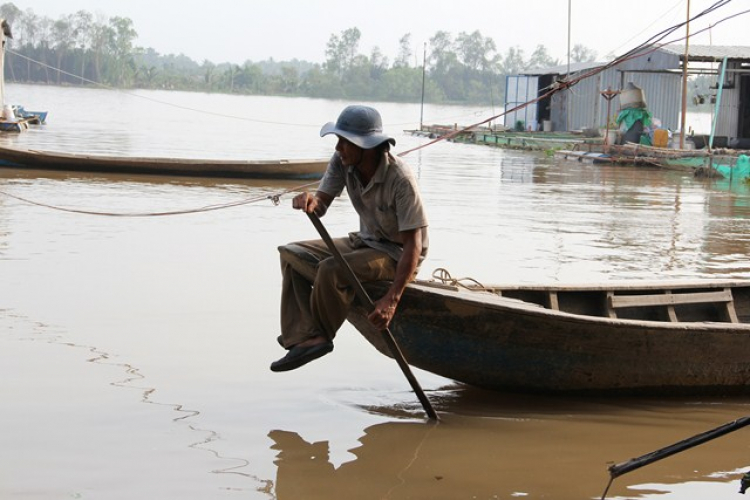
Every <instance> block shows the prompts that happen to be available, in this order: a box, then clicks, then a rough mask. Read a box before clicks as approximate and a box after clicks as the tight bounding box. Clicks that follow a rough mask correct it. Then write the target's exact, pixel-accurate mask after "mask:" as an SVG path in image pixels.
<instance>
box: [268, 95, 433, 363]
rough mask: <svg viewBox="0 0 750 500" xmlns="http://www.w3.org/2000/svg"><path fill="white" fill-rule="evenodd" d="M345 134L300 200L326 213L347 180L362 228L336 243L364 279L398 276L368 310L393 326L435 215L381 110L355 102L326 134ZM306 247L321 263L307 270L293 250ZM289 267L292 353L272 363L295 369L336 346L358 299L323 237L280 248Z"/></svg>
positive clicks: (286, 319)
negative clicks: (394, 151) (297, 264)
mask: <svg viewBox="0 0 750 500" xmlns="http://www.w3.org/2000/svg"><path fill="white" fill-rule="evenodd" d="M329 134H335V135H336V136H337V137H338V142H337V143H336V152H335V153H334V154H333V156H332V157H331V160H330V162H329V164H328V168H327V170H326V172H325V174H324V175H323V178H322V180H321V182H320V185H319V186H318V189H317V191H316V192H315V194H314V195H313V194H311V193H307V192H305V193H301V194H299V195H297V196H295V197H294V199H293V200H292V207H293V208H294V209H297V210H303V211H304V212H306V213H315V214H317V215H318V216H323V215H324V214H325V213H326V211H327V210H328V208H329V207H330V205H331V203H332V202H333V200H334V198H336V197H337V196H339V195H340V194H341V193H342V191H343V189H344V187H346V190H347V193H348V195H349V198H350V199H351V202H352V205H353V206H354V209H355V210H356V212H357V214H358V215H359V221H360V230H359V232H355V233H350V234H349V237H347V238H337V239H334V243H335V245H336V248H338V249H339V250H340V251H341V253H342V254H343V256H344V258H345V259H346V261H347V262H348V263H349V265H350V267H351V268H352V270H353V271H354V273H355V274H356V275H357V277H358V278H359V279H360V280H362V281H380V280H388V281H392V284H391V286H390V287H389V289H388V291H387V292H386V294H385V295H384V296H383V297H381V298H380V299H378V300H376V301H375V308H374V309H373V311H372V312H371V313H370V315H369V316H368V319H369V320H370V322H371V323H372V324H373V325H374V326H375V327H377V328H380V329H385V328H387V327H388V325H389V324H390V322H391V320H392V319H393V315H394V313H395V311H396V307H397V306H398V303H399V301H400V300H401V295H402V293H403V291H404V288H405V287H406V284H407V283H408V282H409V281H411V280H412V279H413V278H414V277H415V275H416V272H417V269H418V267H419V264H420V263H421V262H422V260H423V259H424V257H425V255H426V254H427V246H428V238H427V217H426V214H425V210H424V207H423V205H422V199H421V196H420V194H419V189H418V187H417V181H416V179H415V178H414V175H413V174H412V172H411V169H410V168H409V166H408V165H407V164H406V163H404V162H403V161H402V160H401V159H400V158H397V157H395V156H393V155H391V153H390V147H391V146H392V145H395V144H396V141H395V139H393V138H392V137H390V136H388V135H386V134H384V133H383V125H382V120H381V117H380V113H378V111H377V110H375V109H373V108H371V107H367V106H360V105H355V106H348V107H347V108H345V109H344V110H343V111H342V112H341V114H340V115H339V117H338V120H337V121H336V123H333V122H330V123H327V124H326V125H324V126H323V128H321V130H320V135H321V137H323V136H326V135H329ZM292 248H294V249H295V251H297V252H299V251H303V252H304V253H305V254H306V255H307V256H308V257H309V259H310V260H312V261H313V262H314V263H316V264H317V265H315V264H313V266H311V268H313V267H314V269H313V270H312V273H314V279H311V278H313V276H312V275H308V276H307V277H306V276H304V275H303V274H302V273H301V272H300V270H298V269H295V268H294V267H293V266H292V264H291V262H290V261H289V259H288V258H286V257H285V255H287V254H288V252H287V251H288V250H291V249H292ZM279 251H280V252H281V267H282V274H283V283H282V294H281V336H279V338H278V340H279V343H280V344H281V345H282V347H284V348H286V349H288V352H287V354H286V355H285V356H284V357H283V358H281V359H279V360H277V361H274V362H273V363H272V364H271V370H272V371H276V372H280V371H288V370H294V369H295V368H299V367H300V366H302V365H304V364H306V363H309V362H310V361H312V360H314V359H317V358H319V357H321V356H324V355H325V354H327V353H329V352H331V351H332V350H333V338H334V337H335V335H336V332H337V331H338V329H339V328H340V327H341V325H342V324H343V323H344V320H345V319H346V316H347V313H348V311H349V308H350V306H351V304H352V302H353V300H354V295H355V294H354V289H353V287H352V286H351V285H350V283H349V281H348V278H347V275H346V274H345V273H344V271H343V270H342V269H341V268H340V266H339V265H338V264H337V263H336V261H335V260H334V258H333V257H332V255H331V252H330V251H329V250H328V248H327V246H326V244H325V243H324V242H323V241H322V240H312V241H304V242H297V243H291V244H289V245H286V246H284V247H280V248H279Z"/></svg>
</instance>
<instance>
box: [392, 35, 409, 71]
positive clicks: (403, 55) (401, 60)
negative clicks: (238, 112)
mask: <svg viewBox="0 0 750 500" xmlns="http://www.w3.org/2000/svg"><path fill="white" fill-rule="evenodd" d="M398 46H399V50H398V56H396V60H395V61H394V62H393V67H394V68H408V67H409V66H410V65H411V56H412V50H411V33H407V34H405V35H404V36H402V37H401V39H400V40H399V41H398Z"/></svg>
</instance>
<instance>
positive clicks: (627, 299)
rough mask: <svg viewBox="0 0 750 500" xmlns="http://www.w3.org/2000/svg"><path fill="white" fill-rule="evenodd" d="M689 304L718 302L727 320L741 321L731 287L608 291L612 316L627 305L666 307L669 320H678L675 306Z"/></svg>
mask: <svg viewBox="0 0 750 500" xmlns="http://www.w3.org/2000/svg"><path fill="white" fill-rule="evenodd" d="M687 304H717V305H718V306H719V307H721V308H722V309H721V310H722V311H723V315H724V320H725V321H729V322H731V323H739V320H738V319H737V313H736V312H735V310H734V299H733V297H732V290H731V289H730V288H724V289H722V290H717V291H715V292H687V293H673V292H671V291H667V292H665V293H660V294H647V295H616V294H615V293H614V292H611V291H610V292H607V312H608V314H609V317H610V318H616V317H617V309H621V308H626V307H666V309H667V314H668V315H669V320H670V321H673V322H677V321H679V320H678V318H677V314H676V312H675V308H674V306H676V305H687Z"/></svg>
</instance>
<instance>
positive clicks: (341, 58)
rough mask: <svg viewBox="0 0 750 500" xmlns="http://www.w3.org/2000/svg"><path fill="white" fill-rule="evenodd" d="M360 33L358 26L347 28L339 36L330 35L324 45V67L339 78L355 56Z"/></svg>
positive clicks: (351, 63)
mask: <svg viewBox="0 0 750 500" xmlns="http://www.w3.org/2000/svg"><path fill="white" fill-rule="evenodd" d="M361 37H362V33H361V32H360V31H359V29H358V28H349V29H347V30H344V31H342V32H341V36H338V35H331V37H330V38H329V39H328V45H327V46H326V69H327V70H328V71H329V72H331V73H333V74H336V75H337V76H338V77H339V78H341V77H342V76H343V75H344V73H345V72H346V71H348V70H349V69H350V68H351V67H352V65H353V63H354V58H355V57H356V56H357V50H358V48H359V40H360V38H361Z"/></svg>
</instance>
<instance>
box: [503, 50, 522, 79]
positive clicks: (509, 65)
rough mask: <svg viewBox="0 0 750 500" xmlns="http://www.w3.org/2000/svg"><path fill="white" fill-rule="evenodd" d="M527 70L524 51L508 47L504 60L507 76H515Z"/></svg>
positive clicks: (504, 69)
mask: <svg viewBox="0 0 750 500" xmlns="http://www.w3.org/2000/svg"><path fill="white" fill-rule="evenodd" d="M524 69H526V63H525V62H524V59H523V49H522V48H520V47H518V46H517V45H516V46H515V47H508V50H507V51H506V53H505V57H504V58H503V71H504V72H505V74H506V75H515V74H518V73H520V72H521V71H522V70H524Z"/></svg>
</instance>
